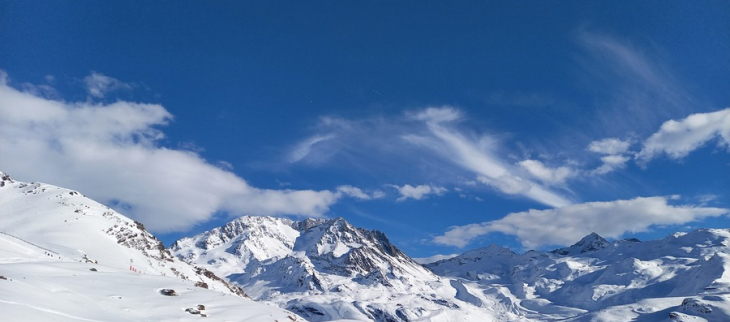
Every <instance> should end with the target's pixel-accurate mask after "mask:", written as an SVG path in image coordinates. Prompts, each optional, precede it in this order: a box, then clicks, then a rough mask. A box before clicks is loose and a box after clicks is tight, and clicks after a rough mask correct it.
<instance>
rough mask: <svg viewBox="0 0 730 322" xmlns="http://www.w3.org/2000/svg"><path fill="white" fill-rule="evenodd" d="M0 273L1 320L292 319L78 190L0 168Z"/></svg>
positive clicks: (290, 314) (289, 315)
mask: <svg viewBox="0 0 730 322" xmlns="http://www.w3.org/2000/svg"><path fill="white" fill-rule="evenodd" d="M0 276H2V277H0V311H1V312H2V316H3V318H2V319H3V320H7V321H76V320H81V321H162V320H168V321H169V320H175V321H184V320H191V319H195V320H197V319H199V318H200V317H201V314H200V313H203V314H205V315H207V316H208V320H214V321H227V320H247V321H275V320H279V321H292V320H298V319H300V318H299V317H297V316H296V315H295V314H292V313H291V312H287V311H284V310H281V309H278V308H274V307H271V306H266V305H263V304H259V303H255V302H253V301H251V300H250V299H247V298H244V295H243V293H242V291H241V290H240V288H238V287H236V286H233V285H231V284H229V283H228V282H226V281H225V280H222V279H220V278H218V277H217V276H216V275H215V274H213V273H212V272H209V271H207V270H205V269H203V268H196V267H193V266H191V265H189V264H187V263H184V262H182V261H179V260H177V259H176V258H174V257H173V256H171V254H170V253H169V252H168V251H167V250H166V249H164V247H163V246H162V244H161V243H160V242H159V241H158V240H157V239H156V238H155V237H154V236H152V235H151V234H150V233H149V232H147V231H146V230H145V229H144V227H143V226H142V224H140V223H137V222H134V221H132V220H130V219H129V218H126V217H124V216H122V215H120V214H119V213H116V212H115V211H113V210H111V209H109V208H107V207H105V206H103V205H101V204H99V203H97V202H94V201H93V200H90V199H88V198H86V197H84V196H83V195H81V194H80V193H78V192H76V191H72V190H68V189H64V188H59V187H55V186H52V185H47V184H41V183H23V182H16V181H14V180H12V179H11V178H10V177H9V176H7V175H5V174H3V173H1V172H0ZM162 289H173V290H175V292H176V293H177V295H178V296H165V295H162V294H161V293H160V291H161V290H162ZM198 305H203V306H204V307H205V309H203V310H199V309H198ZM186 309H190V310H189V311H192V312H193V313H195V311H196V310H198V312H197V314H191V313H190V312H186Z"/></svg>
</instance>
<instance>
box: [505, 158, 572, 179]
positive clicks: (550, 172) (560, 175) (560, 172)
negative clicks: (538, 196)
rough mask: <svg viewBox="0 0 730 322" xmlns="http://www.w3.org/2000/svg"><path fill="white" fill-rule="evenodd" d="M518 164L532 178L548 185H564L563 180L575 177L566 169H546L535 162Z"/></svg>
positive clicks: (528, 161) (540, 163)
mask: <svg viewBox="0 0 730 322" xmlns="http://www.w3.org/2000/svg"><path fill="white" fill-rule="evenodd" d="M518 164H519V165H520V166H521V167H522V168H524V169H525V170H527V172H528V173H529V174H530V175H531V176H532V177H534V178H535V179H538V180H540V181H542V182H543V183H545V184H548V185H556V184H562V183H565V180H567V179H568V178H570V177H572V176H573V175H575V172H574V171H573V170H571V169H570V168H568V167H557V168H548V167H546V166H545V165H544V164H542V162H540V161H537V160H524V161H521V162H519V163H518Z"/></svg>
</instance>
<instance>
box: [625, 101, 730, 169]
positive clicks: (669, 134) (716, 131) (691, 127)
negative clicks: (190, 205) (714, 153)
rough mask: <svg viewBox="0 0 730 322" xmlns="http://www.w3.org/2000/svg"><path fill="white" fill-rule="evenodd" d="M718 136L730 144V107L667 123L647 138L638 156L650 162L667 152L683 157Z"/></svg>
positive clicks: (724, 144) (725, 143) (643, 160)
mask: <svg viewBox="0 0 730 322" xmlns="http://www.w3.org/2000/svg"><path fill="white" fill-rule="evenodd" d="M715 138H717V139H718V140H719V144H720V145H721V146H725V147H726V148H727V147H730V108H726V109H724V110H720V111H716V112H712V113H696V114H692V115H690V116H688V117H686V118H684V119H682V120H679V121H676V120H669V121H667V122H664V124H662V126H661V128H660V129H659V131H657V132H656V133H654V134H653V135H652V136H651V137H649V138H648V139H647V140H646V141H644V144H643V147H642V149H641V151H640V152H639V153H638V154H637V159H639V160H640V161H642V162H648V161H650V160H651V159H653V158H655V157H656V156H658V155H660V154H663V153H665V154H667V155H668V156H669V157H670V158H672V159H680V158H683V157H685V156H687V155H688V154H689V153H690V152H692V151H694V150H695V149H697V148H699V147H701V146H703V145H704V144H706V143H707V142H709V141H711V140H713V139H715Z"/></svg>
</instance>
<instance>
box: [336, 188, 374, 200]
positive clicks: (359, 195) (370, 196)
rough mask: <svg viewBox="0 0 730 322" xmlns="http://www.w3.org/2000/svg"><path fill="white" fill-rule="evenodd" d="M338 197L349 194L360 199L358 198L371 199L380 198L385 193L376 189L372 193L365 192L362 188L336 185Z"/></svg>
mask: <svg viewBox="0 0 730 322" xmlns="http://www.w3.org/2000/svg"><path fill="white" fill-rule="evenodd" d="M336 195H337V196H338V197H340V196H349V197H352V198H356V199H360V200H371V199H380V198H383V197H384V196H385V194H384V193H383V192H382V191H380V190H376V191H374V192H373V193H372V194H367V193H365V192H364V191H362V189H360V188H357V187H353V186H347V185H345V186H339V187H337V194H336Z"/></svg>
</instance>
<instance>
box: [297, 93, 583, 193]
mask: <svg viewBox="0 0 730 322" xmlns="http://www.w3.org/2000/svg"><path fill="white" fill-rule="evenodd" d="M465 121H466V120H465V116H464V114H463V112H462V111H461V110H459V109H457V108H454V107H451V106H442V107H429V108H424V109H420V110H415V111H410V112H407V113H405V114H404V115H402V116H395V117H391V118H384V117H377V118H371V119H365V120H346V119H341V118H329V117H328V118H322V121H321V123H320V126H319V128H318V130H319V131H318V132H317V133H315V134H313V135H312V136H310V137H309V138H307V139H304V140H302V141H300V143H299V144H297V145H295V148H293V149H292V150H291V151H290V154H289V155H291V154H292V153H294V154H296V151H299V150H300V148H299V147H300V146H309V147H310V148H309V153H307V154H306V155H305V156H304V157H302V158H300V159H299V160H298V162H305V163H306V162H308V161H310V160H309V159H310V158H311V160H313V161H314V162H311V164H317V165H319V164H322V162H324V163H327V164H328V165H332V164H343V163H348V164H349V165H357V164H358V163H360V164H363V165H364V167H367V168H368V171H372V169H373V168H375V167H377V166H378V165H382V166H381V168H387V169H401V170H402V171H400V172H408V173H413V172H419V171H421V172H420V173H419V174H420V175H421V176H426V177H429V178H431V179H433V180H429V181H435V184H437V185H439V186H444V184H445V183H448V182H449V181H448V180H453V179H450V178H452V177H454V173H457V174H458V175H459V176H471V178H472V179H471V180H474V181H475V182H479V183H482V184H483V185H486V186H489V187H491V188H492V189H494V190H495V191H497V192H499V193H503V194H507V195H513V196H523V197H526V198H528V199H531V200H534V201H536V202H539V203H542V204H545V205H548V206H553V207H558V206H564V205H567V204H570V203H572V201H571V200H570V199H569V198H567V197H565V196H563V195H561V194H560V193H558V192H556V191H553V190H552V189H551V188H549V187H548V185H547V184H544V182H548V181H550V184H554V183H556V182H557V181H561V180H564V179H565V178H567V177H568V176H569V175H568V174H566V173H564V171H565V170H564V169H560V168H558V169H556V170H555V174H554V175H553V177H551V178H547V177H545V176H543V177H542V178H541V180H539V182H538V181H534V180H533V179H532V178H531V177H530V176H529V175H528V176H526V175H525V170H524V169H523V168H521V167H520V166H519V165H515V164H513V163H512V162H510V161H507V160H505V159H504V156H505V155H507V154H508V153H506V152H505V149H504V147H503V146H501V144H500V142H499V141H498V140H497V139H495V138H493V137H492V136H489V135H479V134H474V133H472V132H470V131H469V130H468V129H467V126H465V125H464V124H463V123H464V122H465ZM325 135H326V137H328V139H327V140H321V139H320V138H321V137H323V136H325ZM311 142H316V144H310V143H311ZM323 160H324V161H323ZM528 164H529V163H528ZM530 165H532V164H530ZM533 168H535V167H533ZM543 168H544V169H542V170H545V171H552V169H547V168H545V167H543ZM533 170H534V169H533ZM386 171H388V170H386ZM538 172H539V171H538ZM439 174H440V175H439ZM541 174H544V173H538V174H537V175H538V176H539V175H541ZM444 178H446V179H444ZM439 180H441V181H439ZM542 180H545V181H544V182H543V181H542ZM482 187H483V186H482Z"/></svg>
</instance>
